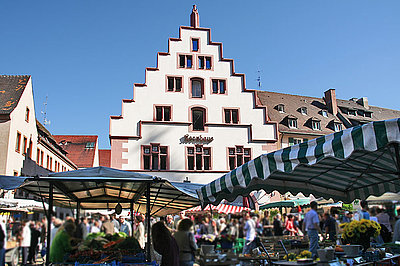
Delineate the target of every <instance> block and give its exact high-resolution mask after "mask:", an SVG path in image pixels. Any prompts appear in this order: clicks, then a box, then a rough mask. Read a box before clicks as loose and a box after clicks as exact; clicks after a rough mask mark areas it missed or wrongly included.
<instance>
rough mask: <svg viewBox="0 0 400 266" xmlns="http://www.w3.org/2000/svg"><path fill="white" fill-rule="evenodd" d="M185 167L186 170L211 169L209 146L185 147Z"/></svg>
mask: <svg viewBox="0 0 400 266" xmlns="http://www.w3.org/2000/svg"><path fill="white" fill-rule="evenodd" d="M187 167H188V170H211V148H209V147H207V148H206V147H203V145H196V146H195V147H187Z"/></svg>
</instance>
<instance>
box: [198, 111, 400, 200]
mask: <svg viewBox="0 0 400 266" xmlns="http://www.w3.org/2000/svg"><path fill="white" fill-rule="evenodd" d="M399 144H400V118H397V119H392V120H385V121H377V122H371V123H368V124H365V125H362V126H358V127H353V128H349V129H346V130H343V131H340V132H336V133H333V134H330V135H327V136H323V137H319V138H316V139H313V140H310V141H308V142H304V143H301V144H298V145H295V146H291V147H288V148H285V149H281V150H278V151H275V152H271V153H268V154H263V155H261V156H259V157H257V158H255V159H254V160H251V161H249V162H247V163H245V164H243V165H242V166H240V167H238V168H236V169H234V170H233V171H231V172H229V173H227V174H226V175H224V176H222V177H220V178H218V179H217V180H214V181H213V182H211V183H209V184H207V185H205V186H203V187H201V188H200V189H199V190H198V191H197V192H198V194H199V197H200V200H201V202H202V204H203V206H204V204H209V203H212V204H218V203H219V202H220V201H221V200H222V199H226V200H228V201H232V200H234V199H235V198H236V197H237V196H239V195H242V196H246V195H248V194H249V193H250V192H252V191H254V190H260V189H263V190H265V191H266V192H267V193H269V192H272V191H274V190H277V191H279V192H281V193H286V192H291V193H293V194H296V193H299V192H302V193H303V194H306V195H309V194H311V193H312V194H313V195H314V196H317V197H324V198H327V199H329V198H332V199H334V200H337V201H343V202H351V201H353V200H354V199H366V198H367V197H368V196H369V195H382V194H383V193H385V192H399V191H400V152H399Z"/></svg>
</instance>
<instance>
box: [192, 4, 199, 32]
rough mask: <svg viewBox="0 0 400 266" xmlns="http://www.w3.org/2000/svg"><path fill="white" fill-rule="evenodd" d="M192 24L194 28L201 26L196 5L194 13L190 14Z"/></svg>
mask: <svg viewBox="0 0 400 266" xmlns="http://www.w3.org/2000/svg"><path fill="white" fill-rule="evenodd" d="M190 26H191V27H193V28H198V27H200V19H199V12H198V11H197V7H196V5H193V9H192V14H190Z"/></svg>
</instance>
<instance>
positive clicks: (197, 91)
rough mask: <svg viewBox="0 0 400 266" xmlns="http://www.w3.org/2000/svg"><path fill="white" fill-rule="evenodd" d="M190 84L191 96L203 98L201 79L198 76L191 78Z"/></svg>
mask: <svg viewBox="0 0 400 266" xmlns="http://www.w3.org/2000/svg"><path fill="white" fill-rule="evenodd" d="M191 85H192V98H203V95H204V86H203V80H202V79H198V78H193V79H191Z"/></svg>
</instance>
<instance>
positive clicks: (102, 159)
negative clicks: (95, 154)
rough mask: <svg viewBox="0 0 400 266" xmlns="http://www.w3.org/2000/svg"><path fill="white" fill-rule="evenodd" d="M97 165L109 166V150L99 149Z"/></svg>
mask: <svg viewBox="0 0 400 266" xmlns="http://www.w3.org/2000/svg"><path fill="white" fill-rule="evenodd" d="M99 165H100V166H105V167H111V150H99Z"/></svg>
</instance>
